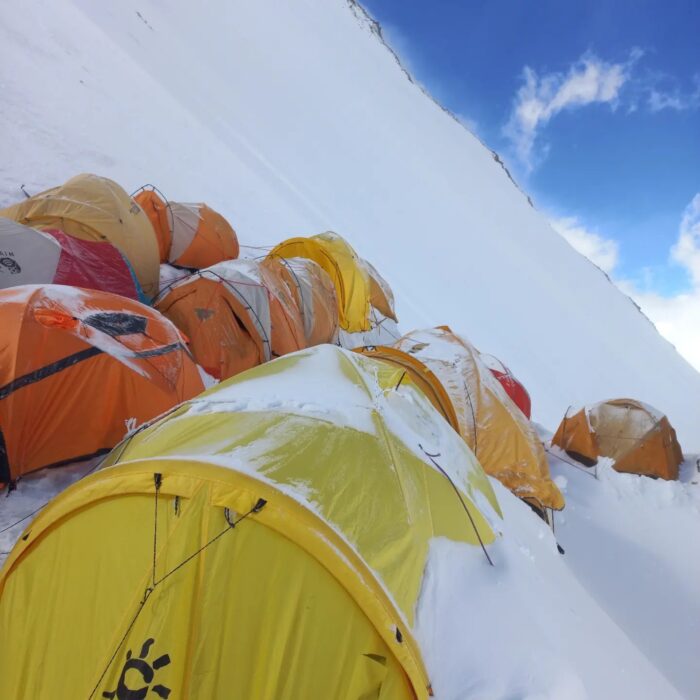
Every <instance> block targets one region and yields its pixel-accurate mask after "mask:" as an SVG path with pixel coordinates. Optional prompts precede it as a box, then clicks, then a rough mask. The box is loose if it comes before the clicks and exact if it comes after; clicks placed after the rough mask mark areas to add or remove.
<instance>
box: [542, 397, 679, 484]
mask: <svg viewBox="0 0 700 700" xmlns="http://www.w3.org/2000/svg"><path fill="white" fill-rule="evenodd" d="M552 444H553V445H557V447H560V448H561V449H563V450H565V451H566V452H568V453H569V455H571V456H572V457H574V458H575V459H578V460H579V461H581V462H583V463H584V464H588V465H593V464H595V463H596V462H597V461H598V458H599V457H609V458H611V459H612V460H614V465H613V466H614V467H615V469H616V470H617V471H619V472H629V473H631V474H643V475H645V476H654V477H660V478H662V479H677V478H678V467H679V465H680V464H681V462H682V461H683V452H682V451H681V447H680V445H679V444H678V440H677V439H676V431H675V430H674V429H673V427H672V426H671V423H670V422H669V420H668V418H667V417H666V416H665V415H664V414H663V413H661V412H660V411H657V410H656V409H655V408H653V407H652V406H649V405H647V404H644V403H642V402H641V401H634V400H633V399H610V400H608V401H602V402H601V403H597V404H594V405H593V406H585V407H583V408H581V409H579V410H574V411H567V412H566V415H565V416H564V418H563V419H562V422H561V423H560V424H559V427H558V428H557V432H556V433H555V434H554V437H553V438H552Z"/></svg>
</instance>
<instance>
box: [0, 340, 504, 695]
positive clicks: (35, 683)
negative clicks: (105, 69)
mask: <svg viewBox="0 0 700 700" xmlns="http://www.w3.org/2000/svg"><path fill="white" fill-rule="evenodd" d="M399 376H400V371H398V370H396V369H395V368H393V367H391V366H389V365H385V364H384V363H380V362H376V361H374V360H372V359H369V358H365V357H361V356H360V355H357V354H354V353H349V352H347V351H344V350H342V349H340V348H337V347H334V346H331V345H320V346H317V347H315V348H312V349H309V350H304V351H301V352H299V353H296V354H293V355H289V356H287V357H284V358H281V359H279V360H276V361H275V362H271V363H268V364H266V365H262V366H260V367H257V368H255V369H253V370H251V371H249V372H246V373H244V374H242V375H239V376H238V377H236V378H234V379H232V380H229V381H228V382H226V383H224V384H221V385H219V386H217V387H215V388H213V389H211V390H209V391H208V392H206V393H204V394H203V395H201V396H200V397H198V398H197V399H195V400H193V401H190V402H188V403H186V404H184V405H183V406H181V407H179V408H178V409H176V410H175V411H173V412H172V413H171V414H169V415H168V416H167V417H165V418H164V419H162V420H160V421H158V422H157V423H155V424H154V425H152V426H150V427H148V428H145V429H143V430H141V431H138V432H137V433H136V434H135V435H133V436H131V437H130V438H128V439H127V440H126V441H125V442H124V443H122V444H121V445H119V446H118V447H117V448H116V449H115V450H114V451H113V453H112V455H111V456H110V457H109V458H108V462H110V463H113V464H114V466H107V467H106V468H104V469H102V470H100V471H99V472H97V473H95V474H93V475H91V476H89V477H87V478H86V479H84V480H82V481H81V482H79V483H77V484H75V485H74V486H72V487H70V488H68V489H67V490H66V491H65V492H64V493H62V494H61V495H60V496H59V497H58V498H56V499H55V500H54V501H53V502H52V503H51V504H50V505H49V506H48V507H47V508H46V509H45V510H44V511H43V512H42V513H41V514H40V515H39V516H38V517H37V519H36V520H35V521H34V522H33V523H32V526H31V529H30V530H28V531H27V533H26V536H25V537H23V538H20V540H19V541H18V543H17V544H16V546H15V548H14V550H13V552H12V553H11V555H10V557H9V558H8V560H7V562H6V564H5V566H4V568H3V569H2V573H0V648H3V649H11V650H12V653H11V654H0V696H2V697H8V698H9V697H17V696H18V695H21V694H24V695H26V696H31V697H44V696H50V695H51V694H52V693H54V691H55V688H57V687H61V688H69V689H70V693H69V694H70V695H71V697H73V696H75V697H90V695H91V693H92V694H93V696H94V697H102V698H114V697H117V698H120V697H127V695H126V693H125V692H124V689H125V688H126V689H129V688H135V687H137V686H138V687H142V686H144V685H150V687H151V690H152V691H153V692H155V694H156V695H159V696H160V697H167V696H168V695H169V694H171V693H172V696H173V697H200V698H215V697H228V696H230V697H241V698H257V699H259V700H273V699H276V698H280V697H287V698H336V697H353V698H370V697H371V698H406V699H407V700H408V699H410V698H421V699H425V698H427V697H428V696H429V694H430V687H431V684H430V678H429V677H428V674H427V671H426V668H425V666H424V663H423V658H422V654H421V650H420V648H419V646H418V644H417V642H416V640H415V638H414V634H413V630H414V626H415V614H416V604H417V600H418V596H419V594H420V591H421V588H422V585H423V578H424V575H425V570H426V562H427V558H428V553H429V545H430V542H431V541H432V540H433V539H434V538H440V539H442V540H443V541H448V540H452V541H453V542H461V543H469V544H472V545H475V546H479V545H481V546H482V547H484V551H485V552H486V551H487V550H486V547H487V546H488V544H489V543H491V542H492V541H493V540H494V537H495V535H494V530H493V529H492V525H491V524H490V523H494V524H495V523H497V522H500V520H499V517H498V514H500V510H499V506H498V503H497V501H496V497H495V494H494V492H493V490H492V488H491V485H490V483H489V480H488V479H487V477H486V475H485V474H484V472H483V471H482V469H481V467H480V466H479V464H478V462H477V461H476V459H475V458H474V456H473V455H472V453H471V452H470V451H469V449H468V448H467V446H466V445H465V444H464V442H463V441H462V440H461V439H460V438H459V436H458V435H457V434H456V433H455V432H454V431H453V430H452V429H451V428H450V427H449V426H448V425H447V424H446V423H445V422H444V421H443V420H442V419H441V418H440V417H439V416H438V414H437V412H436V411H435V409H434V408H433V407H432V406H431V404H430V403H429V402H428V401H427V400H426V399H425V398H424V397H423V396H422V395H421V394H420V392H418V391H416V389H415V388H414V387H413V386H412V385H411V382H410V380H409V381H405V382H402V383H400V384H399V383H398V377H399ZM438 453H439V454H440V455H441V456H440V458H439V460H438V461H439V468H438V466H437V464H436V462H435V461H434V460H433V459H432V458H430V457H429V456H428V455H429V454H430V455H434V454H438ZM477 500H478V503H479V506H478V507H477V505H476V501H477ZM49 562H50V566H51V576H45V575H42V574H43V572H45V571H46V567H47V566H48V565H49ZM57 583H58V584H59V585H57ZM88 593H89V594H88ZM465 595H466V593H465ZM19 605H21V606H22V610H41V611H42V614H40V615H19V614H17V607H18V606H19ZM465 624H468V620H467V621H465ZM87 630H89V632H87ZM37 664H41V672H34V669H35V668H36V665H37ZM139 674H140V675H141V676H142V677H143V681H144V682H142V683H140V685H139V683H138V681H140V680H141V678H140V677H139ZM120 689H121V690H120ZM120 693H121V694H120ZM129 697H135V696H132V695H130V696H129Z"/></svg>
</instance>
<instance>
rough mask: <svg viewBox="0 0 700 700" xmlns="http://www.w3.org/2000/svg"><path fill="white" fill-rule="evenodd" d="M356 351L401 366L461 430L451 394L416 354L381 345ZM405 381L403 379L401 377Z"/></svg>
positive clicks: (442, 412) (452, 423) (428, 397)
mask: <svg viewBox="0 0 700 700" xmlns="http://www.w3.org/2000/svg"><path fill="white" fill-rule="evenodd" d="M354 352H359V353H361V354H363V355H368V356H369V357H372V358H374V359H375V360H383V361H384V362H389V363H390V364H392V365H395V366H396V367H399V368H400V369H402V370H403V371H404V372H405V375H406V376H408V377H409V378H410V380H411V381H412V382H413V383H414V384H415V385H416V386H417V387H418V388H419V389H420V390H421V391H422V392H423V394H424V395H425V396H426V397H427V399H428V400H429V401H430V403H432V404H433V406H435V408H437V410H438V411H439V412H440V413H441V414H442V416H443V418H444V419H445V420H446V421H447V422H448V423H449V424H450V426H451V427H452V428H453V429H454V430H456V431H457V432H459V430H460V426H459V420H458V418H457V413H456V412H455V409H454V406H453V405H452V400H451V399H450V395H449V394H448V393H447V392H446V391H445V388H444V387H443V386H442V383H441V382H440V380H439V379H438V378H437V377H436V376H435V374H434V373H433V372H431V371H430V369H429V368H428V367H427V365H425V364H424V363H423V362H421V361H420V360H419V359H418V358H417V357H415V356H414V355H410V354H409V353H407V352H403V350H398V349H397V348H392V347H386V346H384V345H380V346H377V347H366V348H356V349H355V350H354ZM401 381H403V379H401Z"/></svg>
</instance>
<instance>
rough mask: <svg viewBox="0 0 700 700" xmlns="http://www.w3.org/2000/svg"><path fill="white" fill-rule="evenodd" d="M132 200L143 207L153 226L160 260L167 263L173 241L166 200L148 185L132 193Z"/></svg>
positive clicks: (170, 218)
mask: <svg viewBox="0 0 700 700" xmlns="http://www.w3.org/2000/svg"><path fill="white" fill-rule="evenodd" d="M134 200H135V201H136V202H137V203H138V205H139V206H140V207H141V209H143V211H144V213H145V214H146V216H147V217H148V219H149V220H150V222H151V225H152V226H153V230H154V232H155V234H156V240H157V241H158V254H159V257H160V262H161V263H167V262H168V258H169V256H170V246H171V244H172V241H173V234H172V226H173V224H172V213H171V212H170V209H169V205H168V202H167V201H166V200H165V199H164V198H163V197H161V196H160V195H159V194H158V192H157V191H156V190H155V188H153V187H151V186H149V185H146V186H145V187H142V188H141V189H140V190H138V191H137V192H136V193H134Z"/></svg>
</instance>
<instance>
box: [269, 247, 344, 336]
mask: <svg viewBox="0 0 700 700" xmlns="http://www.w3.org/2000/svg"><path fill="white" fill-rule="evenodd" d="M263 264H264V265H265V266H266V267H269V268H270V270H271V271H272V273H273V274H275V275H277V276H278V277H280V278H281V279H282V280H283V281H284V282H285V283H286V285H287V287H288V288H289V289H290V290H291V292H292V294H293V296H294V301H295V302H296V306H297V308H298V309H299V311H300V312H301V317H302V320H303V322H304V337H305V339H306V346H307V347H313V346H314V345H320V344H321V343H335V342H336V341H337V338H338V302H337V299H336V293H335V286H334V285H333V281H332V280H331V278H330V277H329V276H328V274H327V273H326V272H325V271H324V270H323V269H322V268H321V266H320V265H318V264H317V263H315V262H314V261H313V260H311V259H309V258H277V257H274V256H268V257H267V258H266V259H265V260H264V261H263Z"/></svg>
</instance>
